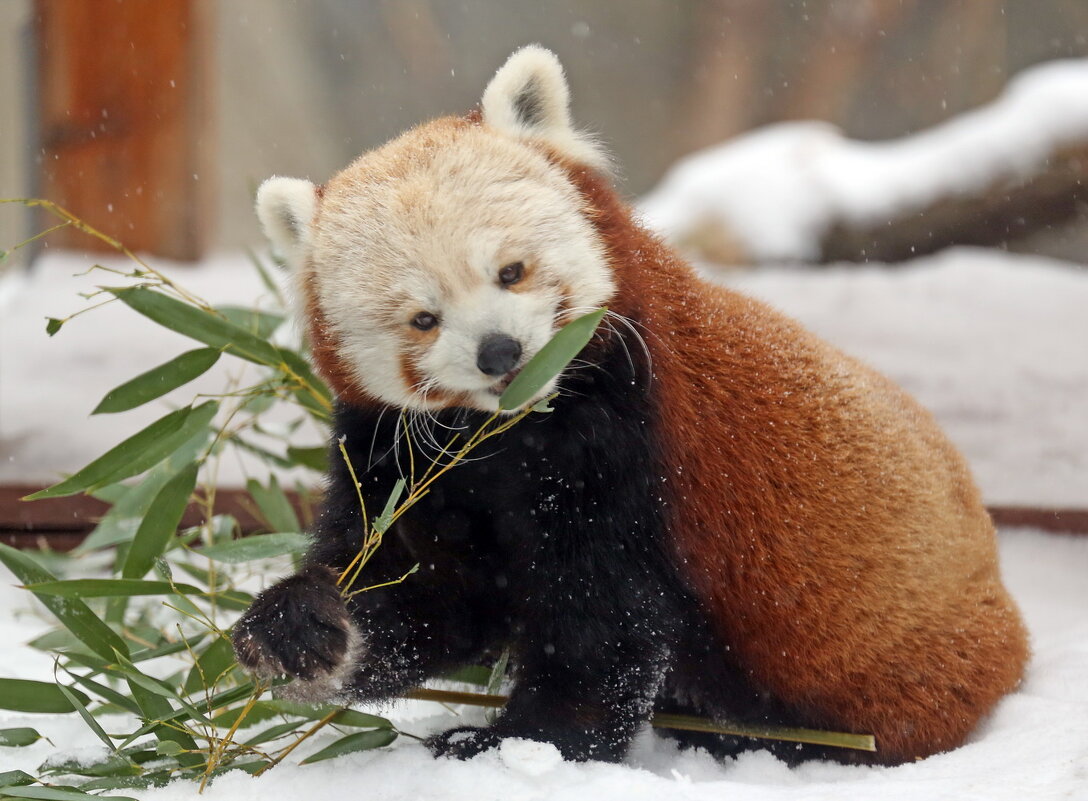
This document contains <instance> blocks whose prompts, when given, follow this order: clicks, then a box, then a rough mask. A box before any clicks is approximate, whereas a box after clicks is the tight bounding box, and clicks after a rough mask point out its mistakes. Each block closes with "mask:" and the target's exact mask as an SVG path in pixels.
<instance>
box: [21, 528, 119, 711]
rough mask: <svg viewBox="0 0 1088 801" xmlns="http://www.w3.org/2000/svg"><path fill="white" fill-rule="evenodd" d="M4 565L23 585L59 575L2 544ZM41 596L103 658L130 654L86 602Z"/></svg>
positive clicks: (65, 624) (41, 599)
mask: <svg viewBox="0 0 1088 801" xmlns="http://www.w3.org/2000/svg"><path fill="white" fill-rule="evenodd" d="M0 562H3V563H4V564H5V565H6V566H7V568H8V570H10V571H11V572H12V573H14V574H15V576H16V577H17V578H18V579H19V581H21V582H22V583H23V584H36V583H40V582H43V581H56V576H54V575H53V574H52V573H50V572H49V571H48V570H46V569H45V568H43V567H42V566H41V565H39V564H38V563H37V562H35V561H34V560H33V559H31V558H30V557H29V556H27V555H26V554H24V553H23V552H22V551H18V550H16V549H15V548H12V547H11V546H9V545H4V544H2V543H0ZM37 597H38V599H39V600H40V601H41V602H42V603H43V604H44V605H45V606H46V608H48V609H49V611H50V612H52V613H53V614H54V615H55V616H56V618H57V620H59V621H60V622H61V623H62V624H63V625H64V627H65V628H67V629H68V631H70V632H72V634H74V635H75V636H76V637H78V638H79V640H80V641H81V642H82V643H83V644H84V645H86V646H87V647H88V648H90V649H91V650H92V651H94V652H95V653H96V654H98V655H99V656H101V657H103V658H104V659H107V660H111V659H113V653H114V651H115V650H117V651H120V652H121V653H123V654H127V653H128V646H127V645H125V642H124V640H122V639H121V638H120V637H119V636H117V634H116V633H115V632H114V631H113V630H112V629H111V628H110V627H109V626H107V625H106V624H105V623H103V622H102V621H101V620H100V619H99V618H98V616H97V615H96V614H94V612H92V611H91V610H90V609H89V608H88V607H87V605H86V604H85V603H83V602H82V601H80V600H78V599H69V598H58V597H55V596H49V595H44V594H43V595H38V596H37ZM50 686H52V685H50ZM66 711H71V710H66Z"/></svg>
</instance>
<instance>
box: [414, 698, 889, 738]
mask: <svg viewBox="0 0 1088 801" xmlns="http://www.w3.org/2000/svg"><path fill="white" fill-rule="evenodd" d="M403 697H404V698H411V699H413V700H416V701H436V702H438V703H441V704H469V705H472V706H484V707H492V708H497V707H501V706H504V705H505V704H506V702H507V700H508V699H509V696H505V695H488V694H486V693H466V692H456V691H452V690H432V689H430V688H428V687H417V688H416V689H414V690H409V691H408V692H406V693H404V695H403ZM650 725H651V726H653V727H654V728H657V729H680V730H683V731H699V732H706V733H707V734H728V735H733V736H736V737H754V738H757V739H761V740H784V741H786V742H792V743H807V744H809V745H826V746H831V747H833V748H851V749H854V750H857V751H876V738H875V737H873V735H871V734H848V733H846V732H837V731H821V730H819V729H801V728H793V727H788V726H765V725H759V724H754V725H750V724H741V723H736V722H733V721H726V720H719V721H714V720H709V719H707V718H697V717H693V716H691V715H670V714H665V713H661V712H658V713H656V714H654V715H653V716H652V717H651V718H650Z"/></svg>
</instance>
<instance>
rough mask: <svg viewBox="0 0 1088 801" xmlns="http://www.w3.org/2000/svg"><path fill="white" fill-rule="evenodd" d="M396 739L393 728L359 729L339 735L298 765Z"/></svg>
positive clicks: (352, 752) (376, 745)
mask: <svg viewBox="0 0 1088 801" xmlns="http://www.w3.org/2000/svg"><path fill="white" fill-rule="evenodd" d="M395 739H397V732H396V731H394V730H393V729H372V730H371V731H359V732H355V733H354V734H349V735H348V736H347V737H341V738H340V739H339V740H337V741H336V742H334V743H333V744H332V745H330V746H327V747H325V748H322V749H321V750H320V751H318V752H317V753H316V754H310V756H308V757H306V758H305V759H304V760H302V761H301V762H299V764H300V765H312V764H313V763H314V762H322V761H324V760H326V759H332V758H333V757H338V756H343V755H344V754H354V753H355V752H357V751H369V750H371V749H374V748H381V747H383V746H386V745H389V744H390V743H391V742H393V741H394V740H395Z"/></svg>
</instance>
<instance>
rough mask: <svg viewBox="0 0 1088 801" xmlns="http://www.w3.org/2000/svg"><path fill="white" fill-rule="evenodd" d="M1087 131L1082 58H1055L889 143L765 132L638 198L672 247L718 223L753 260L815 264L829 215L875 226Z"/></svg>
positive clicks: (789, 126) (1015, 171)
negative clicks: (992, 95)
mask: <svg viewBox="0 0 1088 801" xmlns="http://www.w3.org/2000/svg"><path fill="white" fill-rule="evenodd" d="M1086 136H1088V61H1086V60H1069V61H1053V62H1049V63H1046V64H1043V65H1041V66H1037V67H1034V68H1032V69H1030V70H1027V71H1025V72H1023V73H1021V74H1020V75H1019V76H1017V77H1016V78H1015V79H1013V80H1012V81H1011V82H1010V83H1009V84H1008V87H1007V88H1006V90H1005V92H1004V94H1003V95H1002V96H1001V97H999V98H998V99H997V100H996V101H994V102H993V103H991V104H990V105H987V106H983V107H981V108H979V109H976V110H974V111H972V112H969V113H966V114H962V115H959V116H958V117H956V118H954V119H952V120H950V121H948V122H945V123H943V124H941V125H938V126H936V127H934V128H931V129H929V130H927V131H924V132H922V133H918V134H915V135H912V136H908V137H904V138H901V139H897V140H891V141H886V142H857V141H850V140H847V139H844V138H843V137H842V136H841V134H840V133H839V132H838V131H837V130H836V129H835V128H834V127H833V126H831V125H828V124H826V123H821V122H810V121H806V122H790V123H783V124H779V125H773V126H769V127H767V128H764V129H760V130H757V131H754V132H752V133H749V134H747V135H744V136H740V137H737V138H736V139H733V140H731V141H729V142H726V143H725V144H722V145H718V146H715V147H711V148H708V149H706V150H702V151H699V152H697V153H694V154H692V155H690V156H688V157H687V158H684V159H682V160H681V161H680V162H678V163H677V164H676V165H675V166H674V167H673V168H672V169H671V170H670V171H669V172H668V173H667V174H666V175H665V177H664V178H663V179H662V181H661V183H660V184H659V186H658V187H657V188H656V189H655V190H654V191H653V192H651V193H650V194H649V195H647V196H646V197H645V198H644V199H643V200H642V202H641V203H640V207H641V211H642V213H643V216H644V218H645V220H646V221H647V223H649V224H650V226H651V227H653V228H655V229H656V230H658V231H660V232H661V233H662V234H663V235H665V236H666V237H667V238H669V239H671V240H673V241H683V240H684V239H686V238H687V237H688V236H689V235H691V234H693V233H694V232H695V231H696V230H697V229H700V228H704V227H705V226H707V224H708V223H709V224H716V225H718V226H721V227H723V228H724V229H725V230H726V231H727V232H728V233H729V234H730V235H732V236H733V237H734V238H735V239H736V240H737V241H738V243H739V244H740V245H741V249H742V251H743V252H745V253H747V254H749V256H750V257H751V258H753V259H755V260H757V261H771V262H774V261H795V260H800V261H803V260H813V259H815V258H817V257H818V256H819V254H820V240H821V237H822V235H823V233H824V232H825V231H826V230H827V228H828V226H829V225H830V224H831V222H832V221H833V220H846V221H848V222H853V223H856V224H865V223H870V222H878V221H881V220H885V219H888V218H889V216H892V215H896V214H902V213H904V212H906V211H908V210H910V209H912V208H920V207H922V206H924V205H926V204H927V203H928V202H930V201H932V200H934V199H936V198H939V197H945V196H949V195H952V194H957V193H963V192H968V191H970V190H973V189H978V188H980V187H983V186H986V185H987V184H990V183H993V182H994V181H995V180H996V179H999V178H1010V177H1015V176H1018V175H1022V174H1025V173H1027V172H1028V171H1030V170H1031V168H1032V167H1034V166H1036V165H1039V164H1041V163H1042V162H1043V161H1044V160H1045V159H1046V157H1047V156H1048V154H1050V153H1053V152H1055V151H1056V150H1058V149H1060V148H1061V147H1062V146H1063V145H1065V144H1069V143H1071V142H1074V141H1077V140H1078V139H1079V140H1080V141H1083V140H1084V138H1085V137H1086Z"/></svg>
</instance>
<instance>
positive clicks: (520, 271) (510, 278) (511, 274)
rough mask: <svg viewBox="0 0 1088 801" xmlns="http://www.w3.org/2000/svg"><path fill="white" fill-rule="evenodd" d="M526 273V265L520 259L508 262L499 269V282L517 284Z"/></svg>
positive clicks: (508, 284) (506, 284)
mask: <svg viewBox="0 0 1088 801" xmlns="http://www.w3.org/2000/svg"><path fill="white" fill-rule="evenodd" d="M524 275H525V265H524V264H523V263H522V262H520V261H515V262H513V263H511V264H507V265H506V266H505V267H503V268H502V269H501V270H499V283H501V284H502V285H503V286H510V284H516V283H517V282H518V281H520V280H521V279H522V277H523V276H524Z"/></svg>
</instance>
